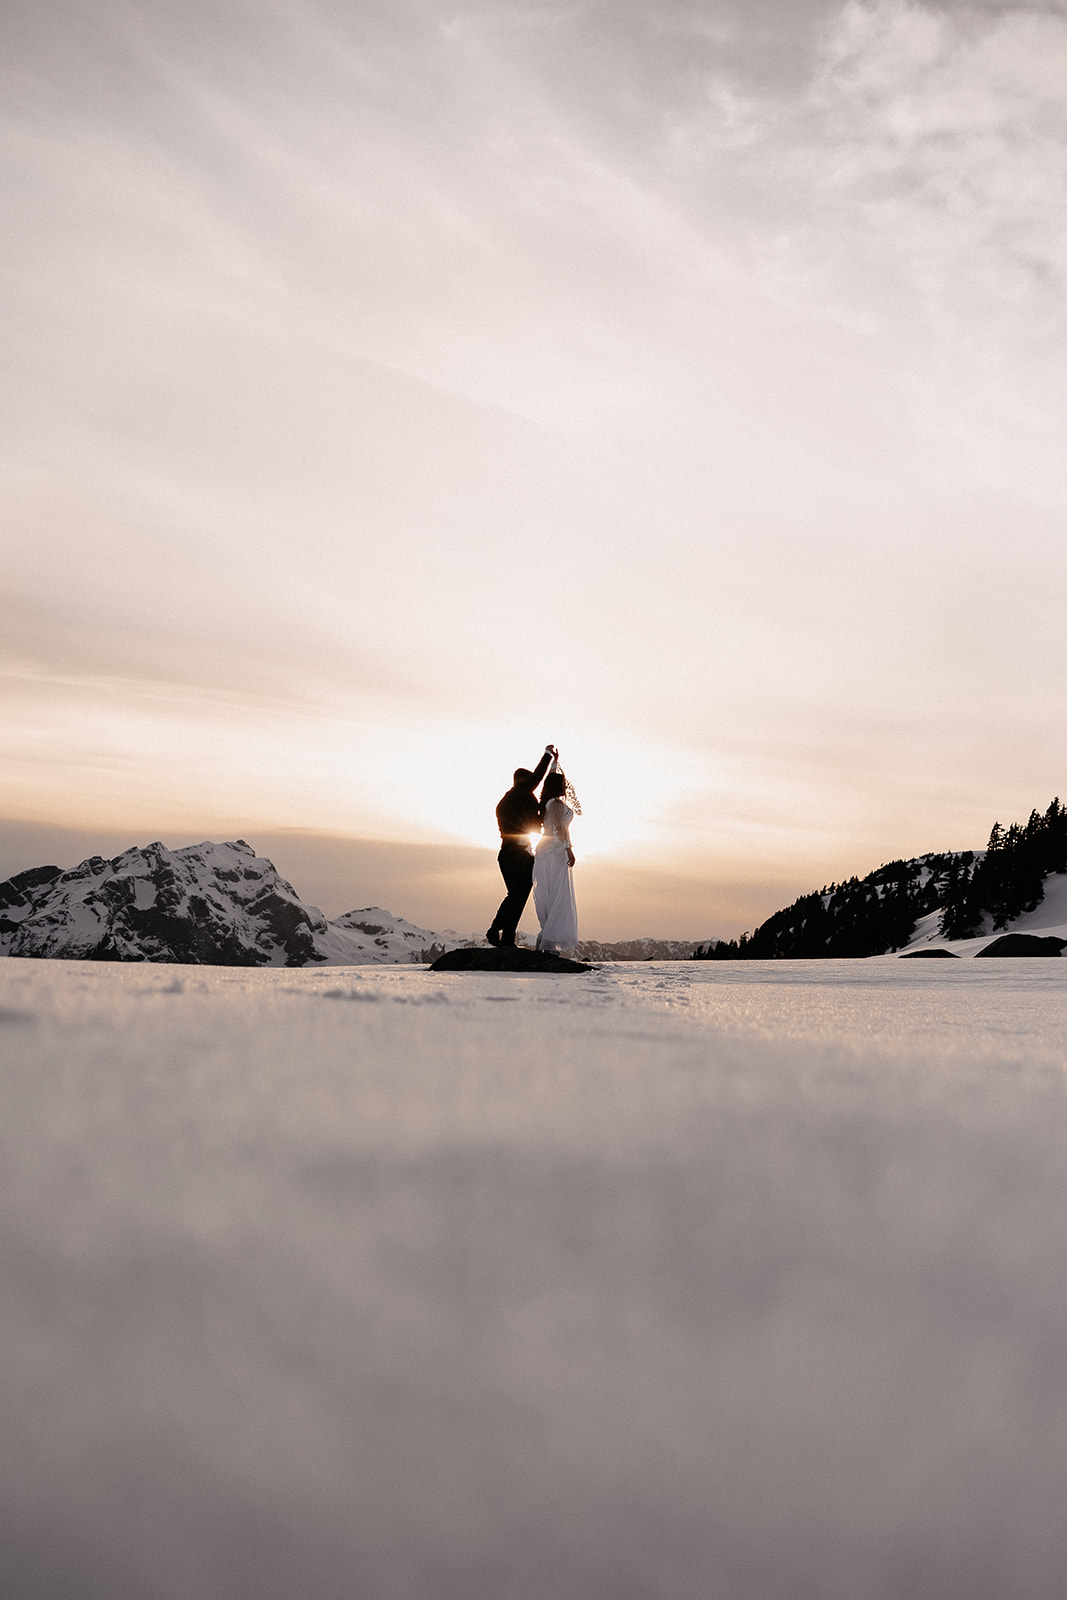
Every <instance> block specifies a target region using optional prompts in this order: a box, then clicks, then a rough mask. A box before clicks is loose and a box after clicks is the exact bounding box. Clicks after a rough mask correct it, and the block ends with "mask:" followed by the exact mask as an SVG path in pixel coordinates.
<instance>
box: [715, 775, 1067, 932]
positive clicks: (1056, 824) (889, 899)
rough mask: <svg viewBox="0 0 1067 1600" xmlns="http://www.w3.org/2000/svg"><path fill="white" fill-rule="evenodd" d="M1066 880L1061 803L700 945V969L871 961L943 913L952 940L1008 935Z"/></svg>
mask: <svg viewBox="0 0 1067 1600" xmlns="http://www.w3.org/2000/svg"><path fill="white" fill-rule="evenodd" d="M1055 872H1067V807H1065V806H1064V805H1063V804H1062V803H1061V801H1060V800H1059V799H1058V798H1057V799H1054V800H1053V801H1052V802H1051V804H1050V805H1049V807H1048V809H1047V810H1046V811H1045V812H1043V813H1039V812H1037V811H1031V813H1030V818H1029V821H1028V822H1026V823H1016V822H1013V823H1012V824H1011V826H1010V827H1008V828H1004V827H1002V826H1001V824H1000V823H999V822H995V823H994V824H993V829H992V832H991V833H990V835H989V843H988V844H987V846H986V848H985V850H984V851H978V852H975V851H973V850H963V851H949V852H948V853H946V854H942V855H925V856H918V857H917V858H916V859H914V860H912V861H890V862H889V863H887V864H886V865H885V866H881V867H879V868H878V869H877V870H876V871H874V872H871V873H868V875H867V876H866V877H865V878H849V879H848V880H847V881H846V882H845V883H832V884H830V885H829V887H827V888H823V889H821V890H819V892H818V893H815V894H807V895H802V896H801V898H800V899H799V900H795V901H794V902H793V904H792V905H791V906H787V907H786V908H785V910H784V911H776V912H775V913H774V915H773V916H772V917H768V919H767V921H766V922H764V923H761V925H760V926H759V927H758V928H757V929H756V931H755V933H743V934H742V935H741V937H740V939H729V940H721V941H719V942H718V943H712V944H707V945H703V946H701V947H700V948H699V949H698V950H697V951H696V953H695V956H694V960H697V961H766V960H773V959H775V958H779V959H785V958H792V957H802V956H815V957H818V956H875V955H883V954H885V953H887V952H888V951H892V950H899V949H901V948H902V946H904V945H905V944H907V942H908V940H909V939H910V938H911V936H912V934H913V933H914V931H915V925H916V923H917V922H918V920H919V918H920V917H925V916H928V915H929V913H930V912H931V911H938V910H939V911H940V913H941V915H940V918H939V923H938V926H939V928H940V931H941V933H942V935H943V936H944V937H945V938H947V939H968V938H972V937H973V936H974V935H976V934H978V933H981V932H982V931H983V929H984V928H986V927H987V926H989V927H991V928H992V929H993V930H996V929H999V928H1004V927H1006V926H1007V925H1008V923H1009V922H1011V921H1012V919H1013V918H1015V917H1017V916H1020V915H1021V914H1022V913H1023V912H1024V911H1032V910H1034V909H1035V907H1036V906H1038V905H1039V904H1040V903H1041V900H1042V898H1043V896H1044V892H1045V879H1046V878H1047V877H1048V876H1049V875H1050V874H1051V873H1055Z"/></svg>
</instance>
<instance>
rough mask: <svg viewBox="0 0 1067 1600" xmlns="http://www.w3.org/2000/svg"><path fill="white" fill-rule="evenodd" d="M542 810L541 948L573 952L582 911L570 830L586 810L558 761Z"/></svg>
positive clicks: (538, 865)
mask: <svg viewBox="0 0 1067 1600" xmlns="http://www.w3.org/2000/svg"><path fill="white" fill-rule="evenodd" d="M564 796H566V799H564ZM567 800H569V801H570V802H571V804H570V805H568V804H567ZM540 810H541V826H542V828H543V830H544V831H543V833H542V835H541V838H540V839H539V840H538V842H537V851H536V854H535V855H534V869H533V892H534V910H535V911H536V912H537V920H538V922H539V923H540V924H541V932H540V933H539V934H538V935H537V948H538V950H573V949H574V948H575V946H576V945H577V943H578V910H577V907H576V906H575V903H574V881H573V879H572V877H571V868H572V867H573V866H574V851H573V850H572V849H571V832H570V827H571V823H572V822H573V821H574V816H575V812H577V813H578V814H579V815H580V814H581V810H582V808H581V806H580V805H579V804H578V799H577V796H576V795H575V793H574V790H573V789H572V788H571V786H570V784H569V783H568V782H567V780H566V778H565V777H564V775H563V773H562V772H561V771H560V770H559V766H558V764H557V763H555V762H553V766H552V771H551V772H550V773H549V774H548V777H547V778H546V779H545V781H544V784H543V785H542V788H541V806H540Z"/></svg>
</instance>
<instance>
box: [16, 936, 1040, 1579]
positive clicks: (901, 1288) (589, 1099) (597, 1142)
mask: <svg viewBox="0 0 1067 1600" xmlns="http://www.w3.org/2000/svg"><path fill="white" fill-rule="evenodd" d="M931 969H934V970H931ZM946 969H947V970H946ZM1064 987H1065V977H1064V969H1062V968H1061V967H1060V966H1059V964H1058V963H1057V962H1055V961H1046V960H1032V961H1025V960H1023V961H1020V960H1014V961H987V962H981V961H980V962H975V963H973V964H972V963H971V962H967V963H962V962H961V963H954V962H944V963H940V962H938V963H933V962H930V963H927V962H907V961H905V962H899V961H896V960H895V959H893V958H879V959H877V960H873V961H867V962H819V963H813V962H806V963H802V962H798V963H773V964H762V963H739V964H733V963H730V964H721V965H720V964H716V963H662V964H661V963H652V964H650V965H647V966H644V965H632V964H628V965H617V966H608V967H604V968H602V969H601V970H599V971H597V972H594V973H591V974H589V975H588V976H582V977H577V978H573V977H560V978H551V977H547V978H546V977H537V978H525V977H515V976H510V975H471V974H454V975H453V974H441V975H437V974H432V973H429V972H428V971H426V970H425V969H420V968H403V967H401V968H388V967H386V968H367V967H360V968H354V969H338V968H333V969H330V970H318V971H312V970H308V969H299V970H277V969H270V970H262V969H261V970H249V969H235V968H208V967H175V966H165V967H164V966H146V965H136V966H126V965H113V964H104V963H101V964H97V963H77V962H70V963H67V962H50V961H15V960H8V961H2V962H0V1008H2V1009H0V1049H2V1050H3V1052H4V1063H5V1064H4V1067H3V1070H2V1072H0V1159H2V1163H3V1171H4V1173H5V1182H4V1188H3V1195H4V1200H3V1229H2V1249H3V1261H4V1275H3V1284H4V1294H3V1296H2V1297H0V1358H2V1362H3V1369H2V1370H3V1383H2V1385H0V1423H2V1438H3V1441H4V1442H3V1447H2V1452H0V1496H2V1503H3V1522H4V1526H5V1528H6V1529H7V1530H8V1534H9V1539H8V1542H7V1546H6V1554H5V1557H4V1566H5V1574H4V1593H5V1597H7V1596H10V1600H31V1597H32V1600H37V1597H38V1596H44V1595H48V1596H49V1597H50V1600H98V1597H99V1600H103V1597H105V1596H106V1597H108V1600H127V1597H128V1600H135V1597H136V1600H143V1597H145V1596H151V1597H153V1600H155V1597H157V1596H158V1597H161V1600H192V1597H195V1600H216V1597H217V1600H244V1597H246V1596H247V1597H248V1600H252V1597H255V1600H274V1597H278V1600H281V1597H282V1596H285V1597H286V1600H288V1597H290V1596H292V1595H297V1594H299V1595H300V1596H302V1597H308V1600H320V1597H327V1596H328V1597H331V1600H333V1597H335V1596H336V1597H338V1600H341V1597H352V1596H358V1597H360V1600H379V1597H381V1600H423V1597H425V1600H452V1597H455V1600H461V1597H462V1600H590V1597H604V1600H608V1597H610V1600H630V1597H645V1596H648V1597H655V1600H692V1597H694V1596H700V1597H703V1596H713V1597H714V1600H777V1597H779V1596H781V1597H783V1600H784V1597H789V1600H809V1597H810V1600H839V1597H840V1600H890V1597H894V1600H895V1597H897V1596H899V1595H901V1594H903V1593H914V1594H922V1595H923V1596H924V1600H928V1597H934V1600H941V1597H945V1600H948V1597H950V1596H951V1597H953V1600H955V1597H956V1596H959V1595H966V1596H967V1597H968V1600H987V1597H988V1600H994V1597H996V1600H1003V1597H1004V1596H1006V1595H1010V1596H1012V1600H1045V1597H1046V1596H1047V1597H1050V1600H1051V1597H1052V1596H1053V1595H1055V1596H1056V1597H1057V1600H1058V1597H1059V1595H1060V1594H1061V1593H1062V1581H1063V1572H1064V1571H1065V1570H1067V1532H1065V1528H1064V1518H1063V1510H1062V1508H1063V1505H1064V1504H1065V1503H1067V1386H1065V1384H1064V1381H1063V1374H1064V1371H1065V1370H1067V1287H1065V1271H1064V1266H1065V1262H1067V1095H1065V1076H1064V1074H1065V1069H1067V1005H1065V995H1064Z"/></svg>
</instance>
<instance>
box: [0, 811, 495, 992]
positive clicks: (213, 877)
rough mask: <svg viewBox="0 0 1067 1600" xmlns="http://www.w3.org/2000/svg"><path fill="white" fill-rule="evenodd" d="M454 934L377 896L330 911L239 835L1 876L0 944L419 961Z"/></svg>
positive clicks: (133, 953)
mask: <svg viewBox="0 0 1067 1600" xmlns="http://www.w3.org/2000/svg"><path fill="white" fill-rule="evenodd" d="M467 942H468V941H466V940H464V939H463V938H461V936H460V935H459V934H457V933H453V932H451V931H447V932H445V933H435V932H432V931H431V930H430V929H428V928H417V927H415V926H414V924H413V923H410V922H405V921H404V919H403V918H402V917H395V916H393V915H392V913H391V912H388V911H383V910H381V909H380V908H379V907H377V906H369V907H366V908H365V909H363V910H361V911H346V912H345V913H344V915H343V916H340V917H336V918H334V919H333V920H332V921H331V920H329V919H327V918H326V917H325V916H323V914H322V912H321V911H320V910H319V909H318V907H317V906H310V905H306V904H305V903H304V901H303V900H301V899H300V897H299V895H298V894H297V892H296V890H295V889H294V888H293V886H292V884H291V883H288V882H287V881H286V879H284V878H283V877H281V875H280V874H279V873H278V872H277V871H276V870H275V868H274V866H273V865H272V863H271V862H270V861H268V860H267V859H266V858H265V857H263V856H257V855H256V852H255V851H254V850H253V848H252V846H251V845H250V844H247V843H246V842H245V840H244V839H234V840H231V841H230V842H229V843H227V844H212V843H210V842H206V843H204V844H195V845H188V846H186V847H185V848H184V849H181V850H168V849H167V847H166V846H165V845H163V844H159V843H156V844H149V845H145V846H144V847H143V848H141V849H138V848H133V849H130V850H125V851H123V853H122V855H119V856H116V857H114V859H113V860H111V861H105V860H104V859H103V857H102V856H91V857H90V858H89V860H87V861H83V862H82V863H81V865H80V866H77V867H72V868H70V869H69V870H68V871H64V870H63V869H62V868H60V867H34V868H31V869H30V870H29V871H27V872H19V873H16V875H15V876H14V877H13V878H9V879H8V881H7V882H6V883H2V884H0V955H8V956H51V957H55V958H60V959H63V960H83V961H176V962H192V963H196V964H206V965H214V966H227V967H260V966H274V967H303V966H307V965H309V964H322V965H326V966H353V965H366V964H368V963H376V964H380V965H385V964H391V963H396V962H410V961H420V960H422V958H423V952H424V951H425V950H426V949H427V948H428V947H430V946H436V947H437V948H438V949H453V948H455V947H456V946H457V945H462V944H465V943H467Z"/></svg>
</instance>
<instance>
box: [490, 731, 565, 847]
mask: <svg viewBox="0 0 1067 1600" xmlns="http://www.w3.org/2000/svg"><path fill="white" fill-rule="evenodd" d="M551 764H552V757H551V756H550V755H549V753H548V751H547V750H546V751H545V753H544V755H543V756H542V757H541V759H540V761H539V762H538V763H537V765H536V767H535V768H534V772H533V777H532V778H531V779H530V782H529V783H524V784H521V785H520V784H515V785H514V786H513V787H512V788H510V789H509V790H508V792H507V794H506V795H505V796H504V797H503V799H502V800H501V802H500V804H499V805H498V806H497V808H496V820H497V826H498V827H499V829H500V837H501V838H502V839H517V838H525V837H526V835H527V834H528V833H540V832H541V809H540V807H539V806H538V804H537V797H536V796H535V794H534V790H535V789H536V788H537V785H538V784H539V783H540V782H541V779H542V778H543V777H544V775H545V773H546V772H547V771H548V769H549V767H550V765H551Z"/></svg>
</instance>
